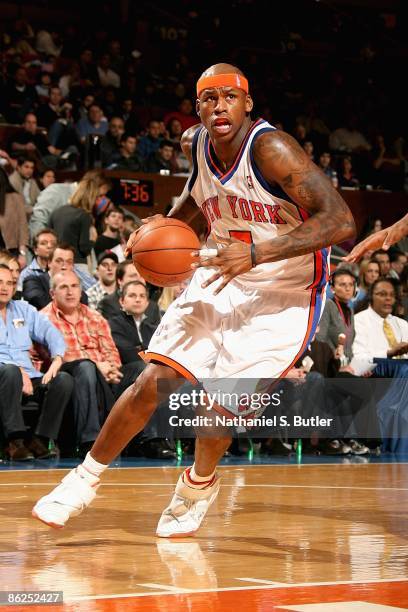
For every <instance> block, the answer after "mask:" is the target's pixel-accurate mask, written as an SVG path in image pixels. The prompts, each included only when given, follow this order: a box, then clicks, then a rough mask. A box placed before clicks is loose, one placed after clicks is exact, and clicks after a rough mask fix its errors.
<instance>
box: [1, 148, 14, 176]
mask: <svg viewBox="0 0 408 612" xmlns="http://www.w3.org/2000/svg"><path fill="white" fill-rule="evenodd" d="M0 158H1V159H4V160H5V162H7V165H6V168H7V166H8V167H9V168H10V171H11V170H15V169H16V168H17V160H16V159H12V158H11V157H10V155H9V154H8V153H7V151H4V150H3V149H0ZM1 165H2V164H0V166H1Z"/></svg>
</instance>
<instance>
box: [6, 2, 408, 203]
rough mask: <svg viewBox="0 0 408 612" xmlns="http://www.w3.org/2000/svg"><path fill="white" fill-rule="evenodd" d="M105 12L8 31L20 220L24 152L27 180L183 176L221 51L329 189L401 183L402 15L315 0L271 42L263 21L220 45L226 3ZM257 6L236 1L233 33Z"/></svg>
mask: <svg viewBox="0 0 408 612" xmlns="http://www.w3.org/2000/svg"><path fill="white" fill-rule="evenodd" d="M105 4H106V6H107V5H109V2H107V3H105ZM141 4H143V3H141ZM181 4H182V5H183V3H181ZM61 6H62V7H65V8H66V9H67V10H70V9H71V7H70V6H69V5H68V4H66V5H65V4H64V3H62V5H61ZM106 6H105V5H104V10H101V8H100V7H97V6H96V5H94V3H92V2H91V3H90V5H89V11H90V17H91V18H92V20H93V22H94V23H95V29H94V28H92V31H90V30H89V29H88V28H86V27H84V26H83V25H82V22H80V23H79V24H76V22H75V20H73V23H70V25H69V26H67V27H61V26H56V25H55V24H50V25H49V27H48V28H47V27H45V23H41V24H40V25H39V26H38V27H35V25H34V24H33V23H29V22H28V21H25V20H22V19H20V20H17V21H14V22H7V21H6V22H5V23H4V25H3V32H2V33H1V43H0V54H1V56H0V57H1V59H2V64H1V65H2V70H1V74H0V122H1V121H3V122H4V123H6V124H13V125H15V126H21V128H20V129H19V130H15V131H14V132H13V134H12V135H11V136H9V137H8V139H7V141H5V142H2V141H1V136H0V149H2V150H3V151H4V152H3V153H0V156H1V155H3V161H4V162H5V160H6V156H7V155H9V156H11V158H12V160H13V163H14V164H15V165H16V164H17V158H18V157H19V156H22V158H21V159H20V161H19V165H18V166H17V165H16V172H17V173H18V174H19V177H16V182H17V183H19V189H23V188H24V195H25V200H26V206H27V211H28V213H29V210H30V206H32V203H33V202H32V200H33V198H34V197H35V193H34V190H33V189H29V187H28V185H27V184H26V182H25V181H26V180H28V179H31V178H32V176H30V169H29V166H28V165H27V164H26V163H24V161H23V160H24V158H26V159H27V158H29V159H30V160H32V161H34V163H35V168H34V176H35V178H39V176H40V174H41V175H42V174H43V173H44V171H45V170H46V169H53V170H55V169H57V170H64V169H65V170H66V169H76V168H78V169H85V170H87V169H91V168H94V167H103V168H112V169H126V170H134V171H141V170H143V171H146V172H160V170H165V171H166V173H167V172H170V173H186V172H188V171H189V163H188V160H187V159H186V158H185V156H184V154H183V152H182V151H181V149H180V137H181V134H182V132H183V131H184V130H185V129H187V128H188V127H190V126H191V125H194V124H195V123H197V116H196V114H195V109H194V104H195V92H194V84H195V80H196V78H197V75H198V74H200V72H201V71H202V70H203V68H204V67H205V66H206V65H209V64H211V62H212V61H219V58H220V57H221V55H222V56H223V58H224V59H225V60H226V61H230V62H232V63H236V64H237V65H239V66H240V67H241V68H242V69H243V70H244V71H245V72H246V73H247V74H248V76H249V79H250V84H251V92H252V95H253V98H254V100H255V105H256V106H255V113H256V114H257V115H258V116H262V117H264V118H265V119H266V120H268V121H270V122H271V123H273V124H275V125H276V126H277V127H281V128H283V129H285V130H286V131H288V132H289V133H292V134H293V135H294V136H295V138H297V140H298V141H299V143H300V144H301V145H302V146H303V147H304V148H305V150H307V151H308V154H309V155H310V156H311V157H313V158H314V160H315V161H316V163H318V164H320V165H321V166H322V168H323V169H324V171H325V173H326V174H328V175H329V176H330V177H331V178H332V179H333V181H334V183H335V184H336V185H337V184H338V185H340V186H341V187H344V188H348V189H350V188H351V189H358V188H365V187H366V186H368V188H369V189H370V188H379V189H385V190H400V189H402V188H403V187H404V185H405V181H406V175H407V174H408V173H407V167H408V166H407V161H406V128H405V124H404V121H403V119H404V108H405V105H404V100H403V96H402V95H401V92H400V90H399V88H398V87H397V82H398V78H396V79H395V80H394V79H393V77H394V76H395V77H397V76H398V66H399V62H400V61H402V57H403V56H402V53H401V58H400V57H399V56H398V51H399V50H400V47H399V45H402V40H401V38H400V36H401V31H402V30H401V28H402V24H403V23H404V14H403V12H402V11H401V14H398V15H395V14H393V15H390V14H387V13H386V12H384V13H382V14H380V15H378V14H377V13H376V12H373V11H370V10H367V11H366V13H365V14H364V15H361V19H356V17H355V14H354V13H355V12H356V10H357V9H350V10H349V12H347V10H342V11H341V10H338V9H336V8H335V7H329V6H326V5H325V3H316V2H311V1H310V0H309V1H308V0H303V1H301V2H298V3H297V10H296V11H295V12H294V13H293V11H290V9H289V8H288V7H285V6H282V5H279V6H277V7H275V14H276V19H275V27H276V29H275V31H274V35H273V36H272V39H271V36H270V34H269V32H268V37H267V38H265V39H263V38H262V32H265V33H266V30H265V28H266V27H267V26H266V24H263V23H262V24H261V23H260V24H258V27H257V28H256V33H257V35H256V36H254V32H252V31H251V32H250V33H248V32H247V29H246V28H245V30H244V32H245V36H244V39H245V45H246V46H245V48H244V49H242V48H240V47H238V46H237V42H236V41H238V40H240V37H239V36H238V35H236V36H235V37H234V41H233V45H232V47H231V48H229V49H227V50H225V48H226V41H225V40H224V39H223V36H222V32H223V27H224V28H225V27H226V24H227V20H228V18H229V17H228V12H226V11H225V8H224V7H223V6H212V5H211V3H209V5H208V7H207V8H206V9H204V8H203V7H202V6H200V5H197V6H196V5H195V3H194V2H190V3H188V7H184V6H183V7H182V6H180V7H178V6H174V7H172V11H171V12H166V14H165V13H164V12H163V11H161V10H160V3H158V4H157V6H155V7H154V8H153V9H152V11H148V12H147V13H145V12H144V11H143V7H142V6H140V7H136V6H132V3H131V4H130V5H128V8H127V11H128V13H129V11H130V13H129V14H127V15H123V14H122V15H121V14H120V7H114V6H112V7H110V10H111V14H110V21H109V20H108V19H107V18H106V15H107V13H106V11H107V8H106ZM260 8H261V6H260V5H259V3H258V4H257V5H256V6H255V2H254V1H253V0H252V1H251V0H246V1H245V2H244V1H240V0H237V1H236V2H235V6H234V11H235V12H236V14H235V21H236V23H237V24H238V25H237V27H238V29H239V27H242V26H243V24H245V23H247V21H246V20H247V19H249V18H250V15H251V12H252V11H255V10H259V9H260ZM353 10H354V13H353ZM360 10H361V11H362V10H363V9H360ZM155 11H157V14H155ZM147 15H150V17H148V16H147ZM132 19H133V21H132ZM120 20H122V21H120ZM119 22H120V23H119ZM360 22H362V23H364V24H365V26H364V28H363V30H361V29H360V28H357V27H356V23H360ZM130 24H134V25H133V27H134V28H135V29H137V31H138V32H139V33H140V32H141V31H143V32H144V35H143V36H141V35H140V34H139V36H135V35H134V34H133V32H132V30H131V28H132V26H131V25H130ZM209 30H210V31H211V34H212V38H211V40H209V39H208V38H207V36H206V35H204V39H203V41H202V42H203V44H202V46H200V45H199V42H198V41H199V40H202V36H203V33H205V32H207V31H209ZM117 32H120V33H121V35H120V36H119V35H118V34H117ZM329 32H332V33H333V36H332V37H330V36H328V33H329ZM200 34H201V35H200ZM267 40H268V42H266V41H267ZM262 41H265V42H262ZM262 44H263V46H262ZM251 45H252V48H251ZM387 45H388V47H390V48H391V49H392V50H393V53H387V48H388V47H387ZM264 60H266V61H264ZM407 185H408V181H407ZM405 186H406V185H405ZM31 187H32V185H31Z"/></svg>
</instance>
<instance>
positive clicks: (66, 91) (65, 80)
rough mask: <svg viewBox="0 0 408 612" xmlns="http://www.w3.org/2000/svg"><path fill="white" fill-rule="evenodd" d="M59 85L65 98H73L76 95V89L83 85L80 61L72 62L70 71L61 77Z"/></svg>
mask: <svg viewBox="0 0 408 612" xmlns="http://www.w3.org/2000/svg"><path fill="white" fill-rule="evenodd" d="M58 87H59V88H60V90H61V94H62V97H63V98H68V97H71V99H72V98H73V97H74V93H75V90H79V89H80V88H81V87H82V86H81V78H80V72H79V64H78V62H72V64H71V65H70V67H69V69H68V73H66V74H63V75H62V77H61V78H60V80H59V82H58ZM92 101H93V100H92Z"/></svg>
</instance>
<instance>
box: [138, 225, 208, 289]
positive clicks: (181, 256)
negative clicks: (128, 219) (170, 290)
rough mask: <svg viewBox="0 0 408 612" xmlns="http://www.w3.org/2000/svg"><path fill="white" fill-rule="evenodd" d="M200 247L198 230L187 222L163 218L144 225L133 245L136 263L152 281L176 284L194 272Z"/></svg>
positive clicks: (164, 284) (166, 285)
mask: <svg viewBox="0 0 408 612" xmlns="http://www.w3.org/2000/svg"><path fill="white" fill-rule="evenodd" d="M199 249H200V243H199V240H198V238H197V235H196V234H195V232H194V231H193V230H192V229H191V227H189V226H188V225H187V224H186V223H183V222H182V221H178V220H177V219H172V218H168V217H166V218H163V219H157V220H155V221H151V222H150V223H146V225H143V226H142V227H141V228H140V230H139V231H138V233H137V235H136V240H135V242H134V244H133V247H132V257H133V263H134V264H135V266H136V268H137V269H138V270H139V272H140V274H141V275H142V276H143V278H144V279H146V280H147V281H148V282H149V283H152V284H153V285H157V286H158V287H172V286H173V285H177V284H178V283H180V282H181V281H183V280H185V279H186V278H188V277H189V276H190V275H191V274H192V269H191V264H192V263H193V262H194V261H196V259H195V258H194V257H192V256H191V253H192V252H193V251H198V250H199Z"/></svg>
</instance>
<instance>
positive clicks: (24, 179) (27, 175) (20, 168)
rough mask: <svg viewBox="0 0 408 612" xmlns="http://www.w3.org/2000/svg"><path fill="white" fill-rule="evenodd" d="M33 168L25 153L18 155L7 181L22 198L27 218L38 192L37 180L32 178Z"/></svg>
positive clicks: (32, 163)
mask: <svg viewBox="0 0 408 612" xmlns="http://www.w3.org/2000/svg"><path fill="white" fill-rule="evenodd" d="M34 170H35V164H34V162H33V161H32V160H31V159H28V158H27V157H26V156H25V155H19V156H18V158H17V167H16V169H15V170H14V172H13V173H12V174H11V175H10V176H9V181H10V183H11V185H12V186H13V187H14V189H15V191H16V192H17V193H19V194H20V195H22V196H23V198H24V203H25V211H26V215H27V220H28V219H29V218H30V217H31V213H32V212H33V206H34V204H35V203H36V201H37V198H38V196H39V194H40V189H39V187H38V185H37V182H36V181H35V180H34V178H33V175H34Z"/></svg>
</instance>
